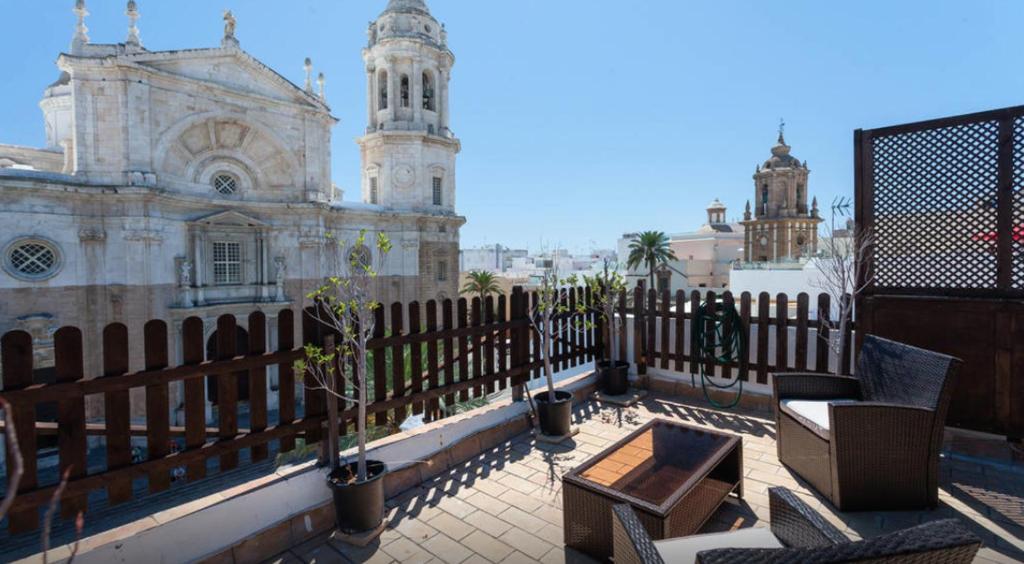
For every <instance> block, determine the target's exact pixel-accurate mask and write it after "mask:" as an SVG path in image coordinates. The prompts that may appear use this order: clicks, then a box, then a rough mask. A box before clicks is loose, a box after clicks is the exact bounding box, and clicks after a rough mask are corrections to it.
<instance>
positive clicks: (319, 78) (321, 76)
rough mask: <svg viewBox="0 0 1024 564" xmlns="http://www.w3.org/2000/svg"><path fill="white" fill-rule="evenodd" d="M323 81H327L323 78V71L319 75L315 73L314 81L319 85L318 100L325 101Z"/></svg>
mask: <svg viewBox="0 0 1024 564" xmlns="http://www.w3.org/2000/svg"><path fill="white" fill-rule="evenodd" d="M325 82H327V80H326V79H325V78H324V73H320V74H319V75H317V77H316V83H317V85H318V86H319V87H320V101H321V102H325V101H327V96H326V95H325V94H324V83H325Z"/></svg>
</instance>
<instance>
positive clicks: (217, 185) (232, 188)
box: [213, 174, 238, 196]
mask: <svg viewBox="0 0 1024 564" xmlns="http://www.w3.org/2000/svg"><path fill="white" fill-rule="evenodd" d="M213 189H214V190H216V191H217V192H220V193H221V194H223V195H225V196H230V195H232V194H234V193H235V192H237V191H238V179H237V178H235V177H234V176H232V175H230V174H217V175H215V176H214V177H213Z"/></svg>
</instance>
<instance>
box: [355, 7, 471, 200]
mask: <svg viewBox="0 0 1024 564" xmlns="http://www.w3.org/2000/svg"><path fill="white" fill-rule="evenodd" d="M367 34H368V36H369V41H368V45H367V47H366V49H364V50H363V60H364V62H365V63H366V80H367V88H366V97H367V100H366V108H367V127H366V135H364V136H363V137H362V138H360V139H359V141H358V143H359V146H360V148H361V149H362V165H363V170H362V194H363V201H364V202H365V203H368V204H375V205H380V206H384V207H387V208H394V209H405V210H416V211H420V212H427V213H437V214H442V215H446V214H454V212H455V155H456V154H458V152H459V150H460V144H459V140H458V139H456V137H455V135H454V134H453V133H452V132H451V130H450V129H449V128H448V118H449V106H448V81H449V79H450V76H451V69H452V65H453V64H454V63H455V57H454V55H452V52H451V51H450V50H449V49H448V36H447V32H446V31H445V29H444V26H443V25H442V24H440V23H438V21H437V20H436V19H434V17H433V16H432V15H431V14H430V10H429V9H428V8H427V5H426V3H425V2H424V1H423V0H390V1H389V2H388V5H387V8H386V9H385V10H384V12H383V13H382V14H381V15H380V17H378V18H377V20H376V21H374V22H371V23H370V26H369V29H368V30H367Z"/></svg>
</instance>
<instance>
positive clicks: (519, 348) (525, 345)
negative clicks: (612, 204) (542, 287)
mask: <svg viewBox="0 0 1024 564" xmlns="http://www.w3.org/2000/svg"><path fill="white" fill-rule="evenodd" d="M526 316H527V304H526V294H524V293H523V287H522V286H515V287H513V288H512V316H511V317H512V321H518V322H526V321H527V317H526ZM528 331H529V328H527V327H515V328H513V329H512V331H511V335H512V337H511V341H512V342H511V349H512V359H511V360H512V362H511V366H510V369H511V370H520V369H523V370H525V368H526V365H527V358H528V357H529V346H530V334H529V333H528ZM525 381H526V378H525V377H524V375H517V376H515V377H513V378H512V382H511V384H512V401H523V399H525V398H524V396H523V382H525Z"/></svg>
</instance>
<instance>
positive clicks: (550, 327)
mask: <svg viewBox="0 0 1024 564" xmlns="http://www.w3.org/2000/svg"><path fill="white" fill-rule="evenodd" d="M575 284H576V277H575V276H570V277H569V278H566V279H561V278H559V276H558V267H557V266H552V267H551V268H549V269H546V270H545V271H544V274H543V275H542V277H541V283H540V289H539V290H537V303H536V304H533V305H532V306H531V308H530V314H529V319H530V327H531V328H532V329H533V332H534V333H535V334H536V335H537V337H538V338H539V339H540V349H541V359H542V360H543V363H544V378H545V379H546V380H547V392H546V393H542V394H539V395H537V397H536V400H537V418H538V419H539V420H540V421H539V423H540V430H541V433H543V434H545V435H548V436H551V437H562V436H565V435H568V434H569V433H570V432H571V427H572V394H570V393H569V392H565V391H556V390H555V371H554V367H553V364H552V361H551V350H552V348H553V347H554V344H555V343H556V342H557V341H558V339H560V338H561V336H562V334H564V333H565V332H566V331H567V330H572V329H573V328H572V327H570V326H569V324H568V323H566V324H565V325H564V326H562V327H559V326H558V323H556V322H557V321H560V319H561V318H562V317H563V316H564V315H566V314H568V313H570V311H569V306H568V304H567V299H566V298H567V294H568V290H567V288H568V287H569V286H574V285H575Z"/></svg>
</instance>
